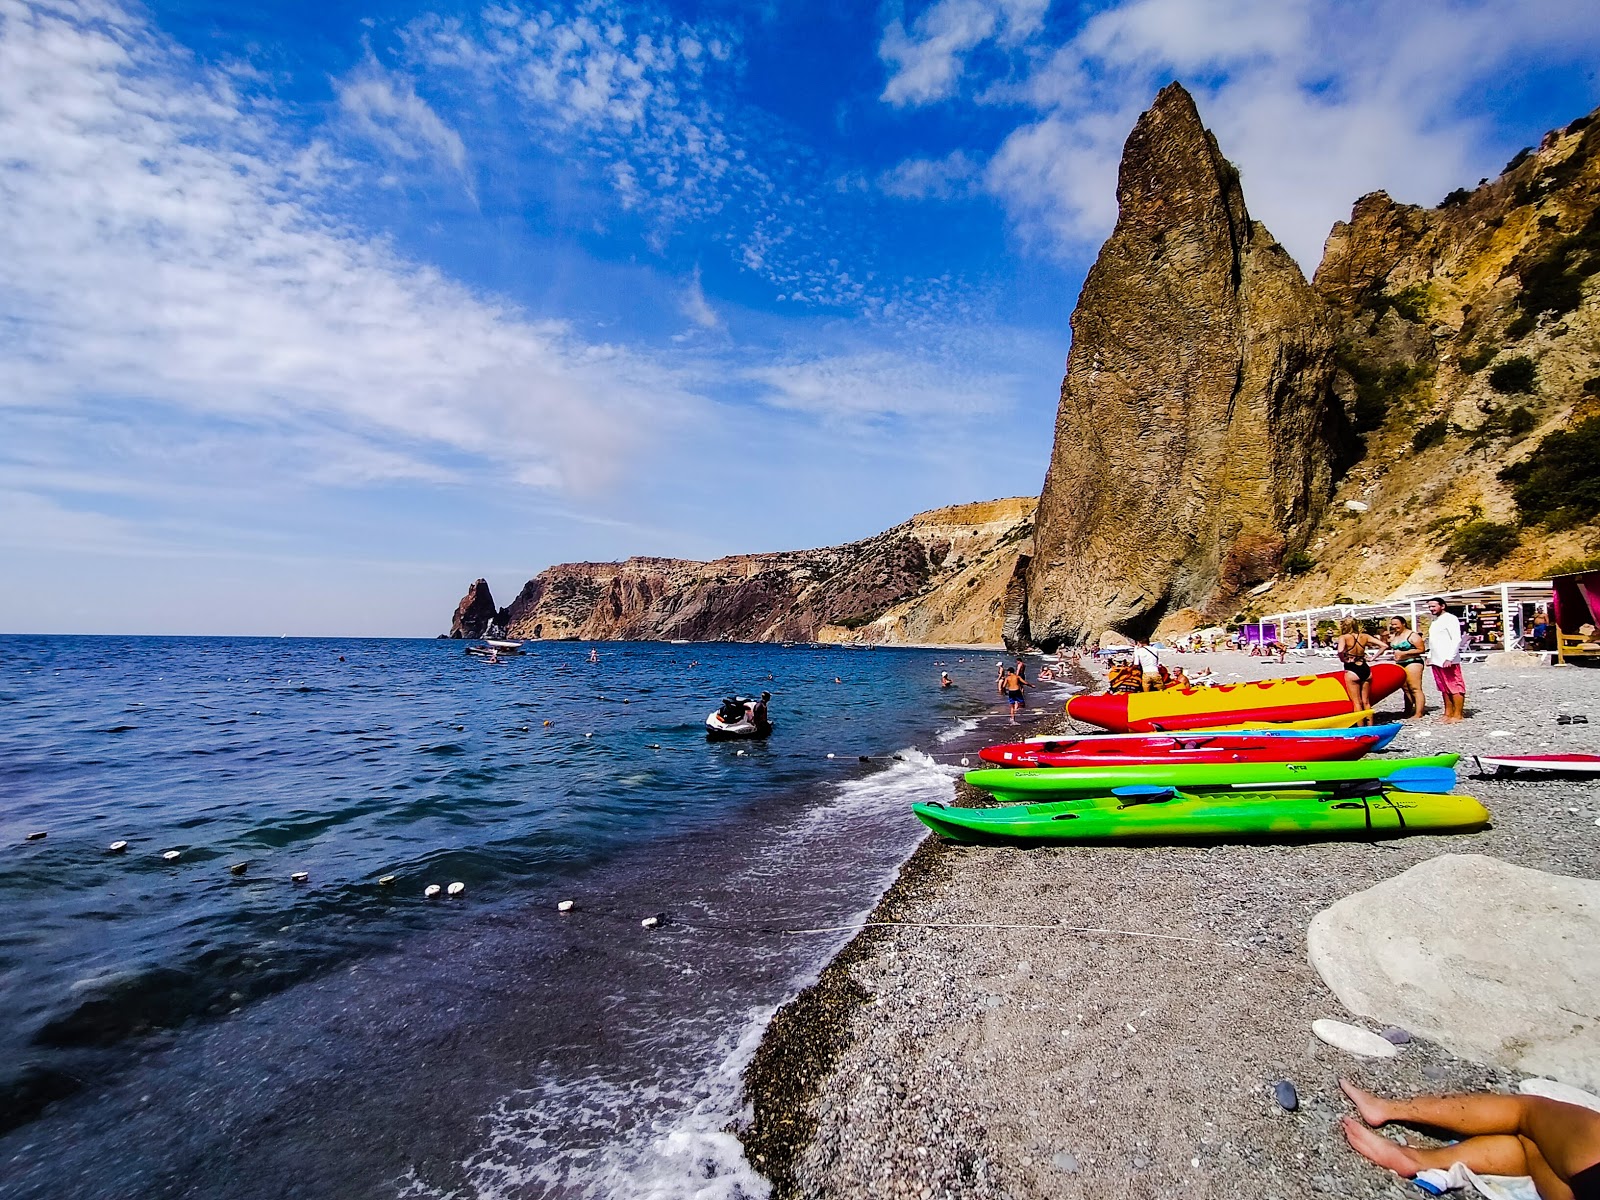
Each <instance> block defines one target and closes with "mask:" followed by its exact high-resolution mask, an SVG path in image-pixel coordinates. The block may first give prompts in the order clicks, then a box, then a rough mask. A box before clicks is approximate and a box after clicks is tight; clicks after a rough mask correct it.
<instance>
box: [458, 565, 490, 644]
mask: <svg viewBox="0 0 1600 1200" xmlns="http://www.w3.org/2000/svg"><path fill="white" fill-rule="evenodd" d="M494 619H495V607H494V597H493V596H491V595H490V594H489V584H488V582H487V581H485V580H482V579H478V580H474V581H473V584H472V586H471V587H469V588H468V589H467V594H466V595H465V596H463V597H461V603H460V604H458V605H456V615H455V616H453V617H451V618H450V636H451V637H453V638H481V637H483V636H484V634H486V633H487V632H488V631H489V626H490V625H491V624H492V623H493V622H494Z"/></svg>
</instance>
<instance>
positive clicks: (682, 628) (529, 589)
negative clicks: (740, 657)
mask: <svg viewBox="0 0 1600 1200" xmlns="http://www.w3.org/2000/svg"><path fill="white" fill-rule="evenodd" d="M1033 509H1034V501H1033V499H1032V498H1031V497H1024V498H1018V499H1009V500H994V501H987V502H980V503H976V504H964V505H957V506H954V507H951V508H942V509H935V510H934V511H932V512H927V513H921V514H919V515H918V516H915V517H913V518H912V519H911V520H909V521H906V522H904V523H903V524H901V525H897V526H895V527H894V528H893V529H890V530H888V531H887V532H885V533H881V534H879V535H878V536H877V537H873V538H867V539H865V540H864V541H859V542H851V543H848V544H846V545H843V546H831V547H826V548H824V549H820V550H794V551H783V552H779V553H774V554H744V555H736V556H733V557H729V558H720V559H717V560H715V561H714V562H708V563H707V562H692V561H688V560H684V559H672V558H630V559H628V560H626V561H625V562H620V563H563V564H561V565H558V566H554V567H551V568H549V569H548V570H545V571H542V572H540V573H539V574H538V575H537V576H535V577H534V578H533V579H531V580H529V581H528V583H527V584H526V585H525V586H524V587H523V589H522V591H521V593H520V594H519V595H518V596H517V598H516V599H515V600H514V601H512V602H511V604H510V605H509V606H508V607H507V609H506V612H505V616H504V624H505V625H506V631H507V633H508V635H509V636H511V637H516V638H523V639H537V638H547V639H548V638H582V639H584V640H602V639H638V640H673V639H685V640H688V641H719V640H727V641H746V642H771V641H872V642H885V643H894V642H898V643H905V642H933V643H950V642H973V643H982V644H989V645H992V644H995V643H997V642H999V640H1000V630H1001V624H1002V622H1003V620H1004V595H1003V593H1004V586H1005V581H1006V580H1007V579H1008V578H1009V577H1010V575H1011V572H1012V567H1013V564H1014V563H1015V561H1016V558H1017V556H1018V555H1019V554H1021V553H1024V552H1025V551H1026V550H1027V548H1028V539H1029V536H1030V535H1031V533H1032V522H1033Z"/></svg>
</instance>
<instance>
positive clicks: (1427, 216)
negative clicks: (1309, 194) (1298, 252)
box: [1256, 110, 1600, 611]
mask: <svg viewBox="0 0 1600 1200" xmlns="http://www.w3.org/2000/svg"><path fill="white" fill-rule="evenodd" d="M1597 270H1600V110H1596V112H1595V113H1592V114H1590V115H1589V116H1587V117H1580V118H1578V119H1577V120H1575V121H1573V122H1572V123H1571V124H1570V125H1568V126H1566V127H1565V128H1564V129H1559V130H1555V131H1553V132H1551V133H1549V134H1548V135H1546V136H1545V137H1544V139H1543V140H1542V141H1541V142H1540V144H1539V146H1538V147H1537V148H1536V149H1533V148H1530V149H1529V150H1526V151H1523V152H1522V153H1521V154H1519V155H1518V156H1517V157H1516V158H1515V159H1513V160H1512V161H1511V162H1510V163H1509V164H1507V167H1506V170H1505V172H1504V173H1503V174H1502V175H1501V176H1500V177H1499V178H1498V179H1495V180H1493V181H1487V180H1485V181H1483V182H1482V183H1481V184H1480V185H1479V186H1478V187H1477V188H1476V189H1473V190H1471V191H1468V190H1466V189H1464V188H1463V189H1459V190H1457V191H1454V192H1452V193H1451V194H1450V195H1449V196H1447V197H1446V198H1445V200H1444V202H1443V203H1441V204H1440V205H1439V206H1438V207H1436V208H1431V209H1424V208H1419V207H1416V206H1414V205H1406V204H1397V203H1395V202H1394V201H1393V200H1391V199H1390V198H1389V197H1388V196H1387V195H1385V194H1384V193H1382V192H1377V193H1374V194H1372V195H1369V196H1363V197H1362V198H1361V199H1360V200H1359V201H1357V202H1356V204H1355V208H1354V211H1353V212H1352V213H1351V217H1350V220H1349V221H1348V222H1341V223H1340V224H1338V225H1336V226H1335V227H1334V230H1333V232H1332V234H1331V235H1330V236H1329V238H1328V243H1327V247H1326V249H1325V252H1324V257H1323V261H1322V265H1321V267H1320V268H1319V269H1318V271H1317V274H1316V279H1315V286H1316V287H1317V289H1318V291H1320V292H1321V293H1322V294H1323V295H1324V296H1325V297H1326V298H1327V299H1328V300H1329V302H1330V303H1331V304H1332V305H1333V306H1334V307H1335V308H1336V309H1337V311H1338V313H1339V326H1338V337H1339V339H1340V360H1341V363H1342V364H1343V366H1344V367H1345V374H1344V377H1343V378H1342V379H1341V381H1340V387H1341V390H1342V392H1343V393H1344V399H1345V401H1346V404H1347V406H1348V408H1349V410H1350V412H1351V414H1352V416H1353V418H1354V420H1355V422H1356V424H1357V426H1358V428H1359V429H1360V431H1361V432H1362V434H1363V436H1364V440H1365V455H1364V457H1362V459H1361V460H1360V461H1359V462H1357V463H1356V464H1355V466H1354V467H1353V468H1352V469H1351V470H1350V471H1349V473H1348V474H1347V475H1346V476H1345V477H1344V479H1343V480H1342V481H1341V482H1340V484H1339V489H1338V492H1337V495H1336V503H1335V504H1333V505H1332V506H1331V507H1330V508H1329V510H1328V512H1327V514H1326V515H1325V517H1324V518H1323V520H1322V521H1321V522H1320V523H1319V524H1318V526H1317V528H1316V529H1315V531H1314V533H1313V535H1312V538H1311V541H1310V544H1309V545H1308V547H1307V553H1306V556H1305V557H1304V558H1303V559H1301V560H1297V561H1294V562H1292V563H1291V564H1290V566H1291V567H1294V568H1296V569H1297V574H1296V575H1295V576H1294V577H1287V576H1286V577H1285V578H1283V579H1282V580H1280V582H1279V583H1278V584H1277V585H1276V586H1275V587H1274V588H1273V589H1272V590H1271V592H1269V593H1268V594H1267V595H1266V596H1263V597H1261V598H1260V599H1259V600H1258V601H1257V602H1256V606H1257V609H1258V610H1259V611H1273V610H1275V609H1281V608H1288V607H1291V606H1294V605H1299V604H1317V603H1327V602H1328V601H1329V600H1332V599H1334V598H1335V597H1338V596H1349V597H1351V598H1352V599H1355V600H1375V599H1381V598H1382V597H1384V596H1387V595H1390V594H1393V593H1395V592H1397V591H1405V592H1412V591H1427V590H1445V589H1447V588H1455V587H1470V586H1474V585H1476V584H1480V583H1487V582H1493V581H1496V580H1502V579H1536V578H1543V577H1544V576H1545V575H1547V574H1548V573H1549V572H1550V570H1551V569H1552V568H1553V567H1559V566H1561V565H1562V564H1563V563H1571V562H1572V561H1573V560H1575V559H1584V558H1592V557H1593V556H1594V554H1595V553H1596V551H1597V550H1600V527H1597V526H1596V524H1595V522H1594V521H1593V520H1591V519H1585V518H1584V517H1583V515H1582V510H1581V509H1580V510H1576V511H1574V512H1569V513H1566V514H1562V515H1561V516H1560V518H1559V519H1555V520H1545V519H1538V520H1534V519H1529V518H1530V516H1537V515H1538V514H1529V513H1528V512H1525V511H1521V510H1519V507H1518V505H1517V504H1516V502H1515V499H1514V497H1513V487H1512V484H1511V483H1510V482H1509V481H1507V480H1504V479H1502V478H1500V472H1501V470H1502V469H1503V468H1505V467H1507V466H1508V465H1511V466H1514V465H1515V464H1519V463H1527V462H1537V461H1539V459H1540V456H1541V454H1546V453H1548V451H1542V450H1541V446H1543V445H1545V439H1546V438H1548V437H1550V436H1551V435H1552V434H1559V433H1564V432H1565V431H1569V430H1573V429H1577V428H1579V427H1581V426H1582V423H1583V422H1584V421H1586V420H1588V419H1590V418H1594V417H1600V294H1597V293H1600V289H1597V286H1596V276H1597ZM1594 474H1595V475H1596V476H1600V462H1597V463H1596V464H1595V466H1594Z"/></svg>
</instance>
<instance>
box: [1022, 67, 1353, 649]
mask: <svg viewBox="0 0 1600 1200" xmlns="http://www.w3.org/2000/svg"><path fill="white" fill-rule="evenodd" d="M1117 201H1118V205H1119V214H1118V218H1117V224H1116V228H1115V229H1114V230H1113V232H1112V234H1111V237H1110V238H1109V239H1108V240H1107V241H1106V243H1105V245H1104V246H1103V247H1102V248H1101V250H1100V256H1099V258H1098V259H1097V260H1096V262H1095V264H1094V267H1093V269H1091V270H1090V272H1089V275H1088V278H1087V279H1086V280H1085V281H1084V285H1083V291H1082V293H1081V294H1080V296H1079V299H1078V307H1077V310H1076V311H1075V312H1074V313H1073V315H1072V350H1071V353H1070V354H1069V355H1068V358H1067V375H1066V379H1065V381H1064V382H1063V383H1062V386H1061V406H1060V409H1059V410H1058V413H1057V416H1056V435H1055V449H1054V451H1053V453H1052V455H1051V460H1050V469H1049V473H1048V474H1047V475H1046V477H1045V484H1044V491H1043V494H1042V495H1041V496H1040V498H1039V517H1038V526H1037V530H1036V534H1035V544H1034V557H1033V562H1032V564H1031V566H1030V568H1029V572H1028V629H1029V633H1030V635H1031V637H1032V640H1033V641H1034V642H1035V643H1037V644H1038V645H1041V646H1044V647H1046V648H1047V649H1048V648H1053V647H1054V646H1056V645H1057V644H1059V643H1061V642H1063V641H1079V640H1081V639H1082V638H1083V637H1084V636H1085V635H1086V634H1087V633H1089V632H1090V631H1092V630H1095V629H1104V628H1106V627H1107V626H1110V627H1111V628H1114V629H1118V630H1121V631H1123V632H1125V633H1130V634H1138V633H1149V632H1151V631H1153V630H1154V629H1155V628H1156V626H1157V624H1158V623H1159V622H1160V620H1161V618H1162V617H1163V616H1164V615H1165V614H1167V613H1168V612H1169V611H1174V610H1177V609H1180V608H1185V607H1192V608H1196V609H1199V610H1201V611H1203V612H1205V613H1206V614H1207V615H1208V616H1211V617H1214V616H1216V615H1218V613H1219V608H1220V606H1225V605H1227V604H1228V603H1230V602H1231V601H1232V599H1233V597H1234V595H1236V594H1237V593H1238V592H1239V591H1240V589H1241V588H1245V587H1248V586H1251V585H1254V584H1257V583H1260V582H1261V581H1262V580H1263V579H1265V578H1269V577H1270V576H1271V575H1272V574H1273V573H1274V572H1275V570H1276V569H1277V566H1278V562H1279V560H1280V559H1281V557H1282V556H1283V554H1284V553H1286V552H1287V551H1293V550H1300V549H1303V548H1304V546H1305V544H1306V539H1307V536H1308V534H1309V531H1310V528H1311V523H1312V521H1313V519H1314V518H1315V517H1316V516H1317V515H1318V514H1319V513H1320V512H1321V510H1322V508H1323V507H1324V506H1325V505H1326V503H1327V500H1328V498H1329V496H1330V495H1331V490H1332V485H1333V479H1332V467H1331V466H1330V464H1331V463H1332V462H1334V461H1335V460H1337V459H1338V457H1339V453H1338V451H1337V446H1338V445H1340V444H1342V439H1343V438H1344V437H1345V436H1346V434H1345V432H1344V429H1343V426H1342V424H1341V422H1342V421H1343V416H1342V410H1341V409H1340V408H1339V406H1338V404H1337V401H1336V399H1335V397H1334V394H1333V387H1332V381H1333V376H1334V370H1335V366H1334V341H1333V335H1332V332H1331V330H1332V327H1333V323H1332V320H1331V317H1332V313H1331V310H1330V309H1329V307H1328V305H1327V304H1326V302H1325V301H1323V300H1322V299H1321V298H1320V297H1319V296H1318V295H1317V294H1316V292H1315V291H1313V290H1312V288H1311V287H1310V285H1308V284H1307V283H1306V281H1305V278H1304V276H1303V275H1302V274H1301V272H1300V268H1299V267H1298V266H1296V265H1295V262H1294V260H1293V259H1292V258H1290V257H1289V255H1288V253H1287V252H1286V251H1285V250H1284V249H1283V247H1282V246H1280V245H1279V244H1278V243H1277V241H1275V240H1274V239H1273V237H1272V235H1271V234H1270V233H1268V232H1267V230H1266V229H1265V228H1263V227H1262V226H1261V224H1260V223H1259V222H1256V221H1254V220H1252V219H1251V217H1250V214H1249V212H1248V210H1247V209H1246V208H1245V203H1244V194H1243V192H1242V191H1241V190H1240V186H1239V174H1238V171H1237V170H1236V169H1235V168H1234V166H1233V164H1232V163H1230V162H1229V161H1228V160H1227V159H1226V158H1224V157H1223V156H1222V152H1221V151H1220V150H1219V149H1218V147H1217V142H1216V139H1215V138H1214V137H1213V136H1212V135H1211V133H1210V131H1208V130H1207V129H1206V128H1205V127H1204V126H1203V125H1202V124H1201V122H1200V114H1199V113H1198V112H1197V111H1196V109H1195V105H1194V101H1193V99H1191V97H1190V96H1189V93H1188V92H1186V91H1185V90H1184V89H1183V88H1182V87H1181V86H1179V85H1178V84H1176V83H1174V84H1170V85H1169V86H1167V87H1166V88H1164V89H1163V90H1162V91H1161V93H1160V94H1159V95H1158V96H1157V97H1156V99H1155V102H1154V103H1153V104H1152V105H1151V107H1150V110H1149V111H1148V112H1146V113H1144V114H1143V115H1142V116H1141V117H1140V118H1139V121H1138V124H1137V125H1135V126H1134V129H1133V132H1132V134H1131V135H1129V137H1128V141H1127V145H1126V147H1125V148H1124V150H1123V157H1122V167H1121V172H1120V175H1119V177H1118V182H1117ZM1229 611H1230V612H1231V609H1230V610H1229ZM1222 615H1226V614H1222Z"/></svg>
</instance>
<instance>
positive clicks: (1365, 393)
mask: <svg viewBox="0 0 1600 1200" xmlns="http://www.w3.org/2000/svg"><path fill="white" fill-rule="evenodd" d="M1336 361H1337V362H1338V364H1339V366H1341V367H1342V368H1344V370H1345V373H1346V374H1348V375H1349V376H1350V380H1351V382H1352V383H1354V384H1355V389H1356V399H1355V403H1354V404H1353V405H1352V406H1351V411H1350V423H1351V425H1352V426H1353V427H1354V428H1355V431H1356V432H1357V433H1358V434H1359V433H1371V432H1372V431H1373V430H1374V429H1377V428H1378V427H1379V426H1381V425H1382V424H1383V422H1384V420H1385V419H1386V418H1387V417H1388V415H1389V409H1390V407H1391V406H1392V405H1394V404H1395V403H1396V402H1397V401H1398V400H1400V399H1401V398H1402V397H1404V396H1405V394H1406V393H1407V392H1409V391H1410V390H1411V389H1412V388H1414V387H1415V386H1416V385H1417V384H1418V383H1420V382H1422V381H1423V380H1424V379H1426V378H1428V376H1430V375H1431V374H1433V367H1432V365H1431V364H1429V363H1409V364H1407V363H1395V364H1393V365H1392V366H1387V367H1380V366H1376V365H1374V364H1373V363H1371V362H1369V361H1368V360H1367V359H1365V358H1364V357H1362V355H1361V354H1360V353H1359V352H1358V351H1357V350H1356V349H1355V347H1353V346H1350V345H1348V344H1347V345H1344V346H1341V347H1340V348H1339V351H1338V354H1337V356H1336Z"/></svg>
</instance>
